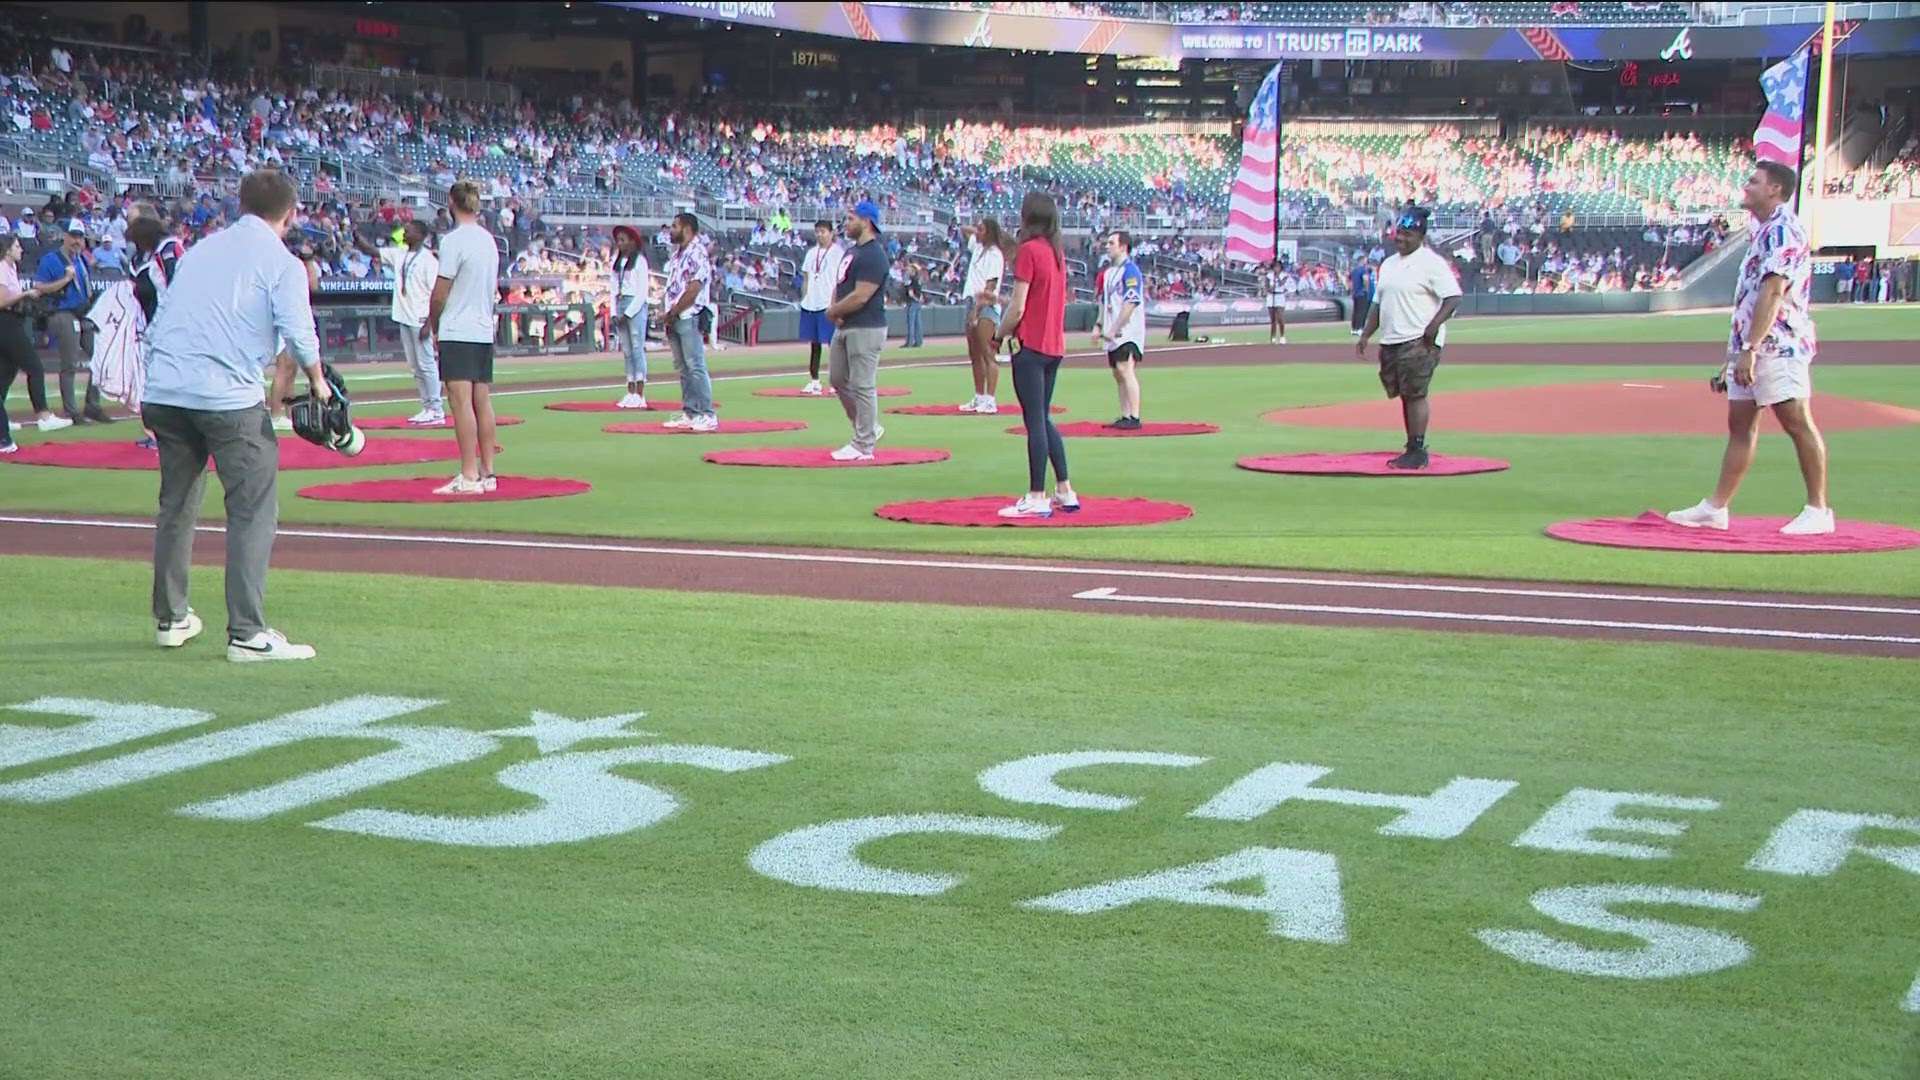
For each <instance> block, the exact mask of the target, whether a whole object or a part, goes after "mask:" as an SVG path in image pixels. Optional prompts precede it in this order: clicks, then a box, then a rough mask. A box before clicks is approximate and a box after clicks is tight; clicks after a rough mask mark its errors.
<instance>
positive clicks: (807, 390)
mask: <svg viewBox="0 0 1920 1080" xmlns="http://www.w3.org/2000/svg"><path fill="white" fill-rule="evenodd" d="M800 392H801V393H803V394H805V395H807V396H808V397H819V396H820V395H821V394H822V393H824V391H822V390H821V389H820V380H819V379H814V380H813V381H811V382H809V383H807V385H805V386H803V387H801V388H800Z"/></svg>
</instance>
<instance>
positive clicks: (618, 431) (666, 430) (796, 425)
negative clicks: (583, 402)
mask: <svg viewBox="0 0 1920 1080" xmlns="http://www.w3.org/2000/svg"><path fill="white" fill-rule="evenodd" d="M806 426H807V425H806V424H803V423H801V422H800V421H798V420H722V421H720V428H719V430H717V431H695V430H693V429H692V428H670V427H668V426H667V424H666V421H664V420H663V421H660V422H659V423H651V424H649V423H634V424H608V425H607V426H606V427H603V428H601V429H600V430H601V431H611V432H613V433H614V434H615V435H751V434H753V433H754V432H758V431H800V430H803V429H805V428H806Z"/></svg>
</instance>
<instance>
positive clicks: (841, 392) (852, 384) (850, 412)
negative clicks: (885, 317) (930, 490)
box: [827, 326, 887, 454]
mask: <svg viewBox="0 0 1920 1080" xmlns="http://www.w3.org/2000/svg"><path fill="white" fill-rule="evenodd" d="M886 343H887V328H886V327H884V326H861V327H845V326H843V327H841V328H840V331H839V333H836V334H834V335H833V348H832V351H831V352H829V353H828V354H827V366H828V371H829V372H830V375H829V378H831V379H832V381H833V392H834V395H835V396H836V397H838V398H839V399H840V407H841V408H843V409H845V410H847V419H849V420H851V421H853V448H854V449H855V450H859V451H861V452H862V453H869V454H870V453H872V452H873V444H874V443H876V442H878V441H879V439H880V434H879V431H880V428H879V425H880V395H879V394H878V393H876V392H875V390H876V387H877V384H878V383H879V381H880V347H881V346H883V345H885V344H886Z"/></svg>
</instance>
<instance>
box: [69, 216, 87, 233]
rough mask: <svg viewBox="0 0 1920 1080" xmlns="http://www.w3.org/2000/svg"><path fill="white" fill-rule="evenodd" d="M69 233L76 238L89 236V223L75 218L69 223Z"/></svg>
mask: <svg viewBox="0 0 1920 1080" xmlns="http://www.w3.org/2000/svg"><path fill="white" fill-rule="evenodd" d="M67 231H68V232H70V233H72V234H73V235H75V236H85V235H87V223H86V222H84V221H81V220H80V219H79V218H74V219H73V220H71V221H69V222H67Z"/></svg>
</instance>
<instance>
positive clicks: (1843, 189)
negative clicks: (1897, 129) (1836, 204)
mask: <svg viewBox="0 0 1920 1080" xmlns="http://www.w3.org/2000/svg"><path fill="white" fill-rule="evenodd" d="M1827 194H1829V195H1847V196H1851V197H1853V198H1856V199H1916V198H1920V136H1916V137H1914V138H1912V139H1908V140H1907V143H1906V145H1905V146H1903V147H1901V149H1900V152H1899V153H1898V154H1896V155H1895V156H1894V158H1893V159H1892V160H1891V161H1888V162H1887V163H1886V165H1884V166H1882V167H1881V168H1878V169H1875V168H1873V167H1871V166H1869V165H1862V166H1860V167H1859V168H1857V169H1854V170H1851V171H1849V172H1846V173H1842V174H1841V175H1839V176H1830V177H1828V178H1827Z"/></svg>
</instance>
